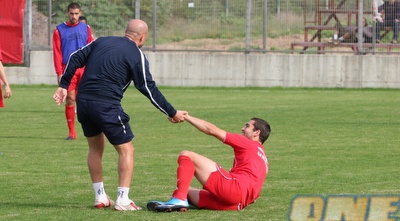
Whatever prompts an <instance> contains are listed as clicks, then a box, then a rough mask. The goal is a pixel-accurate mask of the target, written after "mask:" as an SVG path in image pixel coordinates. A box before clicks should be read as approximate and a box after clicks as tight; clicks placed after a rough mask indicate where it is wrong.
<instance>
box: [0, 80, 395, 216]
mask: <svg viewBox="0 0 400 221" xmlns="http://www.w3.org/2000/svg"><path fill="white" fill-rule="evenodd" d="M55 89H56V87H55V86H20V85H13V86H12V90H13V97H12V98H11V99H7V100H5V104H6V107H5V108H2V109H0V122H1V123H0V128H1V129H0V131H1V132H0V152H2V154H1V155H0V220H41V221H42V220H227V221H228V220H246V221H247V220H286V218H287V213H288V210H289V207H290V202H291V199H292V198H293V197H294V196H296V195H297V194H321V195H328V194H400V185H399V180H400V173H399V172H398V170H399V159H400V149H399V132H400V105H399V104H400V90H390V89H302V88H189V87H188V88H177V87H161V88H160V89H161V91H162V92H163V93H164V95H165V96H166V97H167V99H168V100H169V101H170V102H171V103H172V104H173V105H174V106H175V108H177V109H182V110H187V111H189V113H190V114H191V115H193V116H197V117H200V118H203V119H205V120H208V121H210V122H212V123H214V124H216V125H217V126H219V127H220V128H222V129H225V130H227V131H232V132H238V133H240V129H241V127H242V126H243V125H244V124H245V123H246V122H247V121H248V120H249V119H250V118H251V117H260V118H264V119H265V120H267V121H268V122H269V123H270V124H271V126H272V135H271V137H270V139H269V140H268V141H267V142H266V143H265V147H266V151H267V155H268V160H269V164H270V171H269V174H268V177H267V179H266V182H265V184H264V188H263V191H262V193H261V196H260V198H259V199H258V200H257V202H256V203H254V204H252V205H250V206H248V207H247V208H245V209H244V210H242V211H208V210H197V209H190V210H189V211H188V212H186V213H154V212H149V211H147V210H146V209H144V210H143V211H138V212H114V211H113V210H112V209H106V210H95V209H93V208H92V204H93V200H94V199H93V196H94V194H93V190H92V185H91V182H90V177H89V174H88V171H87V166H86V153H87V144H86V140H85V138H84V137H83V134H82V130H81V128H80V124H79V123H77V125H76V128H77V130H78V139H77V140H75V141H65V140H64V138H65V137H66V136H67V126H66V122H65V117H64V108H63V106H57V105H56V104H55V103H54V101H53V99H52V95H53V92H54V91H55ZM123 107H124V109H125V111H126V112H127V113H128V114H129V115H130V117H131V126H132V128H133V131H134V133H135V136H136V137H135V139H134V145H135V154H136V156H135V173H134V178H133V181H132V185H131V193H130V195H131V198H132V199H133V200H134V201H135V202H136V204H137V205H139V206H142V207H145V206H146V203H147V202H148V201H149V200H162V201H164V200H167V199H169V197H170V194H171V193H172V191H173V190H174V188H175V172H176V165H177V163H176V159H177V156H178V154H179V152H180V151H181V150H183V149H189V150H193V151H195V152H198V153H200V154H203V155H205V156H207V157H209V158H211V159H213V160H215V161H217V162H219V163H220V164H221V165H222V166H223V167H225V168H227V169H229V168H230V166H231V163H232V151H231V149H230V148H229V147H228V146H226V145H223V144H222V143H220V142H219V141H217V140H216V139H215V138H212V137H209V136H206V135H204V134H202V133H201V132H199V131H197V130H196V129H194V128H193V127H192V126H190V125H189V124H188V123H181V124H171V123H169V121H168V120H167V119H166V117H165V116H164V115H163V114H162V113H161V112H159V111H158V110H157V109H155V108H154V107H153V106H152V105H151V103H150V102H149V101H148V100H147V98H145V97H144V96H143V95H141V94H140V93H139V92H138V91H136V89H134V88H133V87H132V88H130V89H128V90H127V92H126V95H125V97H124V100H123ZM103 162H104V182H105V188H106V191H107V193H108V194H109V195H110V196H111V197H112V198H113V199H115V198H116V188H117V171H116V169H117V153H116V151H115V150H114V149H113V147H112V146H111V145H110V144H107V147H106V153H105V156H104V159H103ZM192 185H193V186H196V187H200V186H199V184H198V183H197V182H196V181H193V184H192Z"/></svg>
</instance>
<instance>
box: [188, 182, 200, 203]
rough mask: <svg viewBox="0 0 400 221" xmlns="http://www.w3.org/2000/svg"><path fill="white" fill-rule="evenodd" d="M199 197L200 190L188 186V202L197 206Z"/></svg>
mask: <svg viewBox="0 0 400 221" xmlns="http://www.w3.org/2000/svg"><path fill="white" fill-rule="evenodd" d="M199 198H200V190H199V189H196V188H193V187H190V188H189V193H188V200H189V203H190V204H192V205H193V206H196V207H197V206H198V205H199Z"/></svg>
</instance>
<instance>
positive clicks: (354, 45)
mask: <svg viewBox="0 0 400 221" xmlns="http://www.w3.org/2000/svg"><path fill="white" fill-rule="evenodd" d="M295 47H303V50H301V51H299V52H300V53H301V54H303V53H304V52H305V51H306V50H307V48H309V47H316V48H318V51H317V53H318V54H324V53H325V48H327V47H331V48H332V47H347V48H351V49H352V50H353V52H354V54H358V43H339V44H337V45H335V44H333V43H332V42H293V43H292V44H291V47H290V48H291V51H292V54H293V53H294V52H296V51H295V50H294V49H295ZM373 47H374V44H372V43H363V48H364V49H369V48H373ZM375 48H384V49H386V52H387V53H388V54H390V53H391V50H392V48H400V44H387V43H380V44H375Z"/></svg>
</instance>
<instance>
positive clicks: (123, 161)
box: [114, 142, 134, 188]
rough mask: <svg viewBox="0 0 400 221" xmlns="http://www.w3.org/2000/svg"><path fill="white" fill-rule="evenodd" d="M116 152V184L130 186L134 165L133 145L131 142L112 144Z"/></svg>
mask: <svg viewBox="0 0 400 221" xmlns="http://www.w3.org/2000/svg"><path fill="white" fill-rule="evenodd" d="M114 147H115V149H116V150H117V152H118V155H119V158H118V186H119V187H128V188H129V187H130V185H131V180H132V176H133V167H134V147H133V144H132V142H127V143H124V144H120V145H114Z"/></svg>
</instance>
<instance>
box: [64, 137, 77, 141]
mask: <svg viewBox="0 0 400 221" xmlns="http://www.w3.org/2000/svg"><path fill="white" fill-rule="evenodd" d="M65 140H76V136H68V137H67V138H65Z"/></svg>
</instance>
